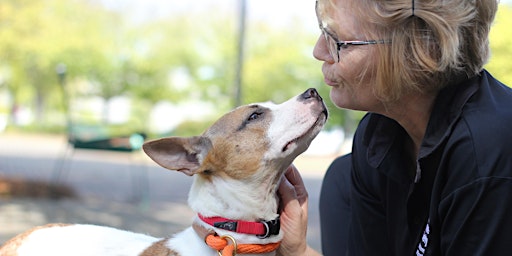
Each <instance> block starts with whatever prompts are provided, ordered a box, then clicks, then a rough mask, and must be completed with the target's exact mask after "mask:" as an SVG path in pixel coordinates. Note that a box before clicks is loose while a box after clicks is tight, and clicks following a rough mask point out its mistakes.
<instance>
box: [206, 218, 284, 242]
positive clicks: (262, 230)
mask: <svg viewBox="0 0 512 256" xmlns="http://www.w3.org/2000/svg"><path fill="white" fill-rule="evenodd" d="M198 216H199V218H200V219H201V220H202V221H204V222H206V223H208V224H210V225H211V226H214V227H216V228H220V229H224V230H228V231H233V232H237V233H242V234H251V235H256V236H257V237H258V238H262V239H263V238H267V237H270V236H273V235H277V234H279V230H280V228H281V223H280V221H279V217H277V218H276V219H275V220H269V221H260V222H252V221H243V220H230V219H226V218H222V217H204V216H203V215H201V214H198Z"/></svg>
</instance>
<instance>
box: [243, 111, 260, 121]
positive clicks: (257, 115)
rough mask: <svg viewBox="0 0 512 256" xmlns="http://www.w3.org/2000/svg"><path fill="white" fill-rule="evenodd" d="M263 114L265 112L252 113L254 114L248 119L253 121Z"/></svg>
mask: <svg viewBox="0 0 512 256" xmlns="http://www.w3.org/2000/svg"><path fill="white" fill-rule="evenodd" d="M261 114H263V113H261V112H254V113H252V114H251V115H250V116H249V118H247V121H253V120H256V119H258V118H259V117H260V116H261Z"/></svg>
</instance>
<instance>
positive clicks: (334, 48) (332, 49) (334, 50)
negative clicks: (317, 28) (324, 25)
mask: <svg viewBox="0 0 512 256" xmlns="http://www.w3.org/2000/svg"><path fill="white" fill-rule="evenodd" d="M322 34H324V37H325V43H326V44H327V47H328V48H329V53H330V54H331V56H332V58H333V59H334V61H335V62H339V57H340V56H339V51H338V43H337V42H336V40H334V38H332V36H330V35H329V34H327V33H326V32H325V31H324V30H322Z"/></svg>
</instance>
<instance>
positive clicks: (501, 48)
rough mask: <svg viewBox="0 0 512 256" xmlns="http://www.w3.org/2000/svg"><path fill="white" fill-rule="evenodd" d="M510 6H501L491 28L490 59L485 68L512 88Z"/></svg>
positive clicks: (511, 7)
mask: <svg viewBox="0 0 512 256" xmlns="http://www.w3.org/2000/svg"><path fill="white" fill-rule="evenodd" d="M510 27H512V6H510V5H505V4H501V5H500V6H499V8H498V14H497V16H496V20H495V22H494V26H493V27H492V28H491V33H490V44H491V59H490V61H489V63H488V64H487V65H486V68H487V69H488V70H489V71H490V72H491V73H492V74H493V75H494V76H495V77H496V78H497V79H499V80H500V81H501V82H503V83H505V84H507V85H508V86H512V64H511V63H510V58H511V57H512V36H511V35H510Z"/></svg>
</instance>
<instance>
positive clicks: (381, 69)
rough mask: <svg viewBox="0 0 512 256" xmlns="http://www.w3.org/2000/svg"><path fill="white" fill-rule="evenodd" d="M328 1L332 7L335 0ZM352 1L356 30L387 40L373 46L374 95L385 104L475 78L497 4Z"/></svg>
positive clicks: (481, 0) (493, 0)
mask: <svg viewBox="0 0 512 256" xmlns="http://www.w3.org/2000/svg"><path fill="white" fill-rule="evenodd" d="M329 1H330V2H331V6H332V5H333V4H334V2H335V1H336V0H329ZM338 1H339V0H338ZM352 1H353V3H352V6H353V7H354V11H355V13H356V17H360V20H359V25H360V28H361V29H362V31H359V32H362V33H363V34H364V35H365V36H366V37H367V38H369V39H385V40H391V44H386V45H376V47H378V48H377V49H378V50H377V51H376V53H377V55H378V63H377V67H376V69H375V74H374V76H375V80H376V84H375V87H374V92H375V94H376V96H377V97H379V98H380V99H381V100H382V101H384V102H392V101H396V100H398V99H399V98H400V97H401V96H402V95H403V94H404V93H406V92H410V91H417V92H420V93H428V92H435V91H438V90H440V89H441V88H443V87H445V86H446V85H448V84H449V83H450V82H453V81H454V80H456V79H459V77H461V76H466V77H472V76H474V75H476V74H478V73H479V72H480V71H481V70H482V69H483V65H484V64H485V63H486V62H487V60H488V57H489V40H488V34H489V30H490V27H491V24H492V21H493V20H494V16H495V14H496V11H497V8H498V0H352ZM334 5H335V4H334ZM363 72H365V71H363Z"/></svg>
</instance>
